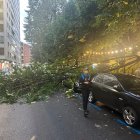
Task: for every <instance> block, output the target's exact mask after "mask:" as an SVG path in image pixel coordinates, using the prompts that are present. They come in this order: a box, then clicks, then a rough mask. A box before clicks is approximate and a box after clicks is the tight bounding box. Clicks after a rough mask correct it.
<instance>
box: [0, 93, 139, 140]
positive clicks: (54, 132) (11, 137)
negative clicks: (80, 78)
mask: <svg viewBox="0 0 140 140" xmlns="http://www.w3.org/2000/svg"><path fill="white" fill-rule="evenodd" d="M89 111H90V114H89V117H88V118H84V117H83V110H82V104H81V99H80V98H79V97H77V98H72V99H67V98H66V97H65V96H64V95H63V94H56V95H53V96H52V97H51V98H50V99H49V100H48V101H47V102H38V103H33V104H31V105H28V104H23V105H20V104H14V105H6V104H3V105H0V114H1V115H0V140H140V134H139V132H140V129H139V128H136V129H135V128H130V127H128V126H126V125H125V124H123V121H122V118H121V115H120V114H118V113H116V112H114V111H112V110H111V109H109V108H107V107H105V106H103V105H101V104H99V106H96V105H92V104H89Z"/></svg>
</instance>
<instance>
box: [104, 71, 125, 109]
mask: <svg viewBox="0 0 140 140" xmlns="http://www.w3.org/2000/svg"><path fill="white" fill-rule="evenodd" d="M103 85H104V95H103V98H104V103H105V104H107V105H108V106H110V107H112V108H114V109H116V110H118V108H120V106H121V105H122V103H123V88H122V87H121V85H120V83H119V81H118V79H117V78H116V77H115V76H113V75H111V74H104V81H103Z"/></svg>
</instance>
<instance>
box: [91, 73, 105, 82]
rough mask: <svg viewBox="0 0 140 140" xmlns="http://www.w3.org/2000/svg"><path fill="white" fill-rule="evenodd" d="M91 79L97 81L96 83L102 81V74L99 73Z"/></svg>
mask: <svg viewBox="0 0 140 140" xmlns="http://www.w3.org/2000/svg"><path fill="white" fill-rule="evenodd" d="M93 81H94V82H97V83H103V75H102V74H99V75H97V76H95V77H94V79H93Z"/></svg>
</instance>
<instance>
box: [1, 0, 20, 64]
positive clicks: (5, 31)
mask: <svg viewBox="0 0 140 140" xmlns="http://www.w3.org/2000/svg"><path fill="white" fill-rule="evenodd" d="M19 1H20V0H0V66H1V65H3V64H5V63H6V64H8V63H12V62H14V63H16V64H20V63H21V52H20V50H21V49H20V4H19Z"/></svg>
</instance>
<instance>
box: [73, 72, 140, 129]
mask: <svg viewBox="0 0 140 140" xmlns="http://www.w3.org/2000/svg"><path fill="white" fill-rule="evenodd" d="M75 88H76V87H75ZM91 91H92V93H93V94H92V96H93V97H92V99H93V100H94V101H95V99H97V100H98V101H100V102H102V103H104V104H105V105H107V106H109V107H111V108H113V109H115V110H116V111H118V112H120V113H122V115H123V119H124V121H125V122H126V123H127V124H128V125H130V126H135V125H137V124H138V121H139V120H140V119H139V118H140V109H139V107H140V78H137V77H135V76H132V75H125V74H114V75H112V74H106V73H105V74H104V73H101V74H97V75H96V76H94V77H93V80H92V89H91Z"/></svg>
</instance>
